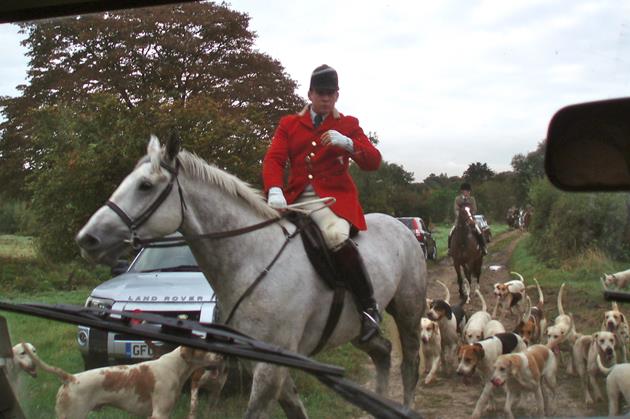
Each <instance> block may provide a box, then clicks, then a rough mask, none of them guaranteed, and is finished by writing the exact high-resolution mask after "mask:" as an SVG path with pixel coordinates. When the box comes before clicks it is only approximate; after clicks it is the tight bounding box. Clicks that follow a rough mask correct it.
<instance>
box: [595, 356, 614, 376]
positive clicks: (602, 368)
mask: <svg viewBox="0 0 630 419" xmlns="http://www.w3.org/2000/svg"><path fill="white" fill-rule="evenodd" d="M597 368H599V370H600V371H601V372H602V374H604V375H608V374H610V372H611V371H612V370H613V368H614V366H613V367H610V368H606V367H605V366H604V364H602V360H601V358H600V357H599V354H597Z"/></svg>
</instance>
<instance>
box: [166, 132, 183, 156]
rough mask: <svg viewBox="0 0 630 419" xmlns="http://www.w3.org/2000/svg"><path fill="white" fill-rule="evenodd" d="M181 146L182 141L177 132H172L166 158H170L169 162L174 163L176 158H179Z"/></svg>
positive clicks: (167, 144) (167, 145)
mask: <svg viewBox="0 0 630 419" xmlns="http://www.w3.org/2000/svg"><path fill="white" fill-rule="evenodd" d="M181 145H182V140H181V139H180V137H179V134H178V133H177V131H173V132H171V135H170V136H169V138H168V142H167V143H166V157H168V159H169V161H173V160H174V159H175V157H177V154H178V153H179V149H180V148H181Z"/></svg>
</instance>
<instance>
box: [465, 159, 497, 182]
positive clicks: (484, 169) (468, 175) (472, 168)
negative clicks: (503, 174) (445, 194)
mask: <svg viewBox="0 0 630 419" xmlns="http://www.w3.org/2000/svg"><path fill="white" fill-rule="evenodd" d="M492 176H494V172H493V171H492V169H490V168H489V167H488V164H487V163H480V162H476V163H471V164H469V165H468V169H466V170H465V171H464V174H463V178H464V179H465V180H467V181H468V182H470V183H477V184H478V183H482V182H485V181H487V180H489V179H490V178H492Z"/></svg>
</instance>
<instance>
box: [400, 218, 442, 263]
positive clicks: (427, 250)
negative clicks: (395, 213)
mask: <svg viewBox="0 0 630 419" xmlns="http://www.w3.org/2000/svg"><path fill="white" fill-rule="evenodd" d="M398 220H399V221H400V222H401V223H403V224H404V225H406V226H407V227H408V228H409V230H411V231H412V232H413V234H414V235H415V236H416V239H418V241H419V242H420V246H422V251H423V252H424V258H425V259H430V260H436V259H437V254H438V249H437V244H436V243H435V239H433V235H432V233H431V230H429V229H428V228H427V226H426V224H425V223H424V221H423V220H422V218H420V217H398Z"/></svg>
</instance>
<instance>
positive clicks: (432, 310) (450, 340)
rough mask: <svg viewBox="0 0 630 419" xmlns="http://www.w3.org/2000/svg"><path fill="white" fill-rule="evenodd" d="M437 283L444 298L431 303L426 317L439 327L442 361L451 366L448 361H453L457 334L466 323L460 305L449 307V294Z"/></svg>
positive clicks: (442, 284)
mask: <svg viewBox="0 0 630 419" xmlns="http://www.w3.org/2000/svg"><path fill="white" fill-rule="evenodd" d="M437 282H438V283H439V284H440V285H441V286H442V287H444V289H445V290H446V297H445V299H444V300H439V299H436V300H432V301H431V304H430V305H429V311H428V312H427V317H428V318H429V319H430V320H433V321H434V322H436V323H437V324H438V326H439V327H440V335H441V336H442V360H443V362H444V364H445V365H451V364H450V361H454V359H455V355H456V353H455V352H456V351H457V344H458V342H459V335H458V333H460V332H461V330H462V329H463V325H464V324H465V322H466V313H464V309H463V308H462V307H461V305H454V306H451V305H450V303H449V300H450V298H451V293H450V291H449V290H448V287H447V286H446V285H444V283H443V282H441V281H437Z"/></svg>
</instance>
